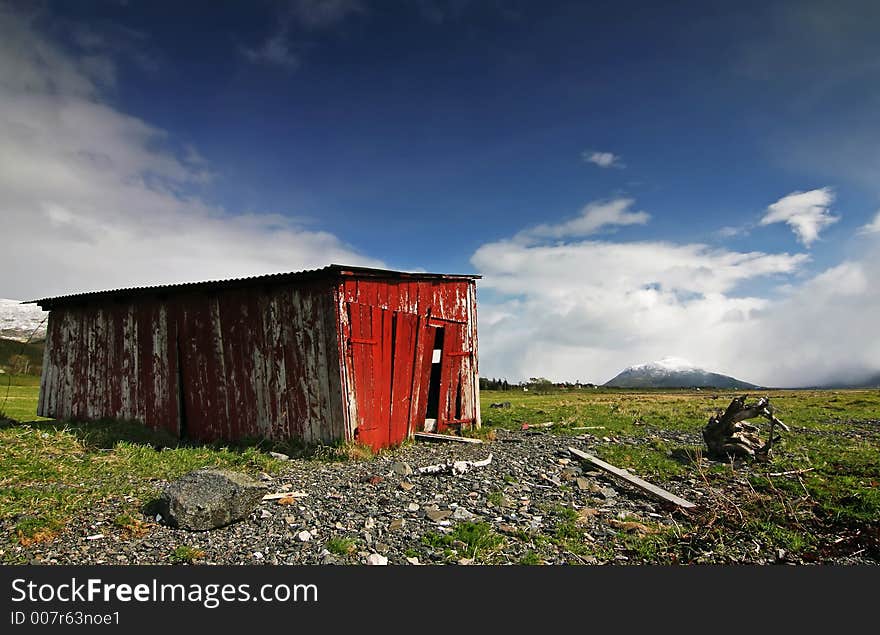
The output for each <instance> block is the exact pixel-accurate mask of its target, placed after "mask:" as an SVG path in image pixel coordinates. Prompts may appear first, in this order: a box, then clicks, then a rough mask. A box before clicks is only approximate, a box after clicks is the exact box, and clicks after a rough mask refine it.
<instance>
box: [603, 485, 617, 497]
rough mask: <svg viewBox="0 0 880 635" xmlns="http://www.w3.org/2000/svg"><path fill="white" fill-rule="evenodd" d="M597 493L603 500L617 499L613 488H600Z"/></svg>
mask: <svg viewBox="0 0 880 635" xmlns="http://www.w3.org/2000/svg"><path fill="white" fill-rule="evenodd" d="M599 493H600V494H601V495H602V497H603V498H617V490H616V489H614V488H613V487H602V488H600V489H599Z"/></svg>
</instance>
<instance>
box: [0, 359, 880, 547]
mask: <svg viewBox="0 0 880 635" xmlns="http://www.w3.org/2000/svg"><path fill="white" fill-rule="evenodd" d="M7 381H8V384H9V385H8V397H7V394H6V393H7V386H6V383H7ZM38 392H39V379H38V378H37V377H31V376H11V375H0V410H2V411H4V412H5V413H6V416H7V417H9V418H10V419H11V420H6V421H4V422H0V551H3V552H4V555H3V556H0V558H2V559H3V560H5V561H6V562H10V563H11V562H15V559H14V558H15V557H14V556H13V555H12V553H13V552H14V550H11V549H6V548H5V547H4V545H3V544H2V543H3V541H4V540H5V541H6V542H7V543H12V544H14V543H19V544H33V543H48V542H50V541H51V540H52V539H53V537H54V536H55V535H57V533H58V532H60V531H63V530H64V527H65V525H66V523H67V522H69V521H70V520H71V519H72V518H75V517H79V518H81V517H82V516H83V515H85V514H88V513H90V510H91V509H92V508H93V506H94V505H95V504H96V503H98V502H103V503H108V502H109V503H110V504H111V505H112V509H113V510H114V511H113V515H112V516H111V518H113V519H114V520H113V522H112V530H113V531H118V532H120V534H123V535H137V534H138V533H139V532H143V531H145V525H146V524H147V523H145V516H144V514H143V509H144V507H145V505H146V504H147V503H148V502H149V501H150V500H151V499H152V498H153V497H154V496H155V494H156V488H155V481H156V480H161V479H171V478H175V477H177V476H180V475H182V474H184V473H186V472H188V471H190V470H193V469H197V468H200V467H205V466H216V467H229V468H233V469H239V470H243V471H247V472H250V473H256V472H260V471H265V472H274V471H276V470H277V469H279V468H280V466H281V465H282V464H281V463H280V462H277V461H275V460H274V459H272V458H270V457H269V456H268V454H266V453H265V452H264V451H263V450H266V449H278V450H280V451H282V452H285V453H287V454H291V455H293V456H307V457H311V458H314V459H318V460H327V461H338V460H370V459H371V458H372V457H373V455H372V453H370V452H366V451H365V450H364V449H363V448H361V447H359V446H352V445H351V444H336V445H331V446H321V447H317V448H306V447H305V446H298V445H296V444H293V443H291V444H288V445H287V446H283V445H282V446H280V447H279V446H273V447H271V448H269V447H268V446H267V444H264V443H261V442H256V441H255V442H254V443H253V444H250V445H247V444H242V445H237V446H227V445H220V444H217V445H187V444H181V443H179V442H178V441H177V440H176V439H174V438H170V437H168V436H167V435H163V434H161V433H157V432H153V431H150V430H148V429H147V428H145V427H144V426H142V425H139V424H136V423H125V422H95V423H70V422H56V421H49V420H38V419H37V417H36V416H35V412H36V404H37V399H38ZM735 394H738V393H734V392H729V391H728V392H724V391H699V392H698V391H685V390H666V391H648V390H643V391H624V390H607V389H583V390H568V391H563V390H559V391H555V392H549V393H545V394H536V393H531V392H530V393H522V392H518V391H515V390H511V391H504V392H496V391H482V393H481V397H482V415H483V426H484V427H483V429H482V430H481V431H479V434H480V436H483V437H484V438H487V439H491V434H492V433H493V432H494V431H496V430H497V429H499V428H508V429H517V430H518V429H520V428H521V427H522V424H523V423H531V424H534V423H543V422H546V421H553V422H555V423H556V424H557V425H556V426H554V427H553V428H549V429H542V431H544V432H548V433H551V434H561V435H576V434H584V433H587V434H590V435H592V436H591V437H590V440H589V441H588V442H587V445H588V446H589V447H590V450H591V451H592V452H593V453H595V454H596V455H598V456H600V457H601V458H603V459H604V460H606V461H608V462H610V463H612V464H614V465H617V466H618V467H622V468H627V469H629V470H630V471H631V472H632V473H634V474H637V475H639V476H642V477H643V478H646V479H648V480H650V481H652V482H655V483H657V484H658V485H660V486H663V485H664V484H665V483H668V482H672V481H678V480H682V479H688V480H690V479H692V480H695V481H696V482H697V483H699V484H700V485H699V486H700V488H701V489H703V490H706V489H707V488H711V489H709V490H707V491H710V492H718V494H712V496H716V495H717V496H718V497H719V498H717V499H713V504H714V505H716V507H711V506H710V508H709V509H708V510H706V511H704V512H701V513H698V514H694V515H692V516H688V517H681V516H679V517H678V518H677V523H678V524H677V525H675V526H673V527H672V528H670V527H667V526H653V525H651V527H652V529H651V531H649V532H640V531H628V530H626V529H619V530H617V531H616V534H615V536H614V538H613V540H612V541H611V542H610V543H608V542H605V543H604V544H601V545H600V542H601V541H597V542H592V541H590V540H589V539H588V538H586V537H585V534H586V533H587V532H588V530H589V528H588V527H584V526H582V525H580V524H579V523H578V519H577V517H576V514H575V512H574V511H573V510H571V509H568V508H566V507H564V506H563V507H561V508H558V509H552V510H547V512H548V513H549V514H551V515H552V517H553V519H554V522H553V523H552V524H551V525H550V527H549V528H548V529H547V530H544V531H542V532H538V533H525V532H523V533H522V535H512V536H508V537H504V536H501V535H499V534H497V533H495V531H494V530H493V529H492V527H491V525H488V524H486V523H459V524H457V525H455V526H454V527H453V529H452V531H451V532H450V533H448V534H441V533H434V532H432V533H429V534H426V535H425V536H424V537H423V540H422V543H423V545H424V546H427V547H429V548H430V549H432V550H434V551H435V552H437V553H439V554H440V556H441V557H442V558H444V559H461V558H469V559H474V560H475V561H478V562H494V561H495V560H497V558H496V556H497V554H498V552H499V549H500V546H501V545H502V544H503V543H504V541H505V540H514V541H520V542H522V543H523V544H522V551H520V552H519V553H522V554H524V555H523V556H521V559H520V560H521V562H522V563H523V564H531V563H537V562H542V561H546V560H548V553H551V552H553V550H556V552H557V553H558V552H563V553H566V554H570V556H571V561H576V560H580V561H584V562H588V561H592V560H590V558H594V559H595V560H596V561H599V562H607V561H611V560H613V559H614V558H615V556H620V555H621V554H623V555H626V556H627V557H629V558H630V559H631V560H639V561H646V562H657V563H668V562H701V561H718V560H719V559H722V560H723V558H725V557H727V554H728V552H730V554H731V556H730V557H731V558H734V557H735V554H734V553H733V549H734V545H735V544H736V543H737V541H740V542H742V541H754V542H755V544H756V545H757V546H758V548H760V549H763V550H770V549H774V548H783V549H785V550H786V551H788V552H792V553H811V552H816V551H817V550H821V549H822V548H823V547H827V546H828V545H827V544H823V540H826V538H823V536H825V537H827V536H833V535H841V536H844V535H855V534H856V533H858V532H862V534H861V535H865V534H866V533H868V534H870V533H871V532H874V533H876V532H877V524H878V519H880V451H878V433H880V431H878V426H877V424H863V425H861V426H860V425H850V424H846V423H844V422H845V421H847V420H876V419H877V417H878V413H880V392H878V391H877V390H834V391H809V390H805V391H770V392H769V393H766V394H769V396H770V399H771V402H772V403H773V404H774V406H775V407H776V411H777V415H778V416H779V417H780V418H781V419H782V420H783V421H785V422H786V423H787V424H788V425H789V426H791V427H792V431H791V432H789V433H783V438H784V442H783V443H782V445H780V446H779V447H777V448H775V449H774V453H773V458H772V460H771V461H770V462H769V463H766V464H764V463H750V464H737V465H733V466H732V465H731V464H728V463H724V462H709V463H707V462H705V461H701V460H700V459H699V457H700V456H701V454H702V451H703V449H704V447H703V445H702V439H701V435H700V432H701V430H702V428H703V426H705V424H706V421H707V420H708V418H709V416H711V415H712V414H713V413H714V412H715V411H716V410H720V409H723V408H725V407H726V406H727V404H728V403H729V402H730V399H732V397H733V396H734V395H735ZM759 394H765V393H755V394H754V395H753V397H756V396H758V395H759ZM713 396H714V397H715V398H714V399H713ZM496 401H510V402H511V404H512V407H511V408H509V409H508V408H505V409H492V408H489V407H488V405H489V403H492V402H496ZM755 423H757V424H758V425H761V426H762V433H763V434H764V436H766V426H764V425H762V424H763V422H762V421H760V420H758V421H755ZM583 426H591V427H594V426H602V428H601V429H591V430H587V431H582V430H581V431H578V430H572V428H577V427H583ZM670 434H672V435H674V437H675V438H674V439H672V440H670V439H669V438H668V437H669V436H670ZM603 438H604V439H607V440H604V439H603ZM573 442H574V441H573ZM577 443H580V442H577ZM791 470H806V471H804V472H802V473H801V474H797V475H790V476H781V477H773V476H770V475H769V474H770V473H774V472H787V471H791ZM511 481H513V478H512V477H510V476H509V475H508V476H506V477H503V478H502V479H500V480H499V482H498V483H497V488H498V489H496V490H495V491H493V492H491V493H490V494H489V497H488V498H489V502H490V503H491V504H492V505H494V506H500V505H502V504H503V503H504V494H503V490H502V489H501V488H503V487H504V485H505V483H510V482H511ZM641 522H643V523H644V522H645V520H644V519H642V521H641ZM648 524H649V525H650V523H648ZM865 529H867V530H868V531H867V532H865V531H864V530H865ZM350 546H351V545H350V544H349V539H346V538H343V537H334V538H331V539H330V541H328V547H327V548H328V549H329V550H330V551H331V552H333V553H337V554H338V555H343V554H344V553H348V550H349V549H350ZM547 550H550V552H548V551H547ZM415 553H416V551H415V550H413V554H415ZM707 554H711V555H707ZM16 557H18V556H16ZM180 558H183V556H181V557H180ZM180 558H178V557H177V556H174V557H173V558H172V556H169V559H172V561H178V560H179V561H185V558H183V559H180ZM566 558H567V560H568V557H566Z"/></svg>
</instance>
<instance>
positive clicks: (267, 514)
mask: <svg viewBox="0 0 880 635" xmlns="http://www.w3.org/2000/svg"><path fill="white" fill-rule="evenodd" d="M260 518H272V513H271V512H270V511H269V510H267V509H261V510H260Z"/></svg>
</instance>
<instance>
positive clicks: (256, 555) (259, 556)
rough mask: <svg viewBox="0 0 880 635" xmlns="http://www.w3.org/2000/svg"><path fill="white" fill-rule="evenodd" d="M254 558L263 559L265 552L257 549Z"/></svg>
mask: <svg viewBox="0 0 880 635" xmlns="http://www.w3.org/2000/svg"><path fill="white" fill-rule="evenodd" d="M254 558H256V559H257V560H262V559H263V554H262V553H260V552H259V551H255V552H254Z"/></svg>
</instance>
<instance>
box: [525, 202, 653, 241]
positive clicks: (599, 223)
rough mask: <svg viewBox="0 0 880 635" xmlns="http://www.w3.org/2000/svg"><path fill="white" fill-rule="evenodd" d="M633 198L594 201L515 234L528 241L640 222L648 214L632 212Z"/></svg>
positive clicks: (586, 234)
mask: <svg viewBox="0 0 880 635" xmlns="http://www.w3.org/2000/svg"><path fill="white" fill-rule="evenodd" d="M633 203H634V201H633V200H632V199H629V198H617V199H612V200H607V201H595V202H592V203H590V204H588V205H585V206H584V208H583V209H581V212H580V214H579V215H578V216H576V217H575V218H572V219H570V220H567V221H565V222H562V223H558V224H541V225H537V226H535V227H532V228H530V229H526V230H524V231H522V232H520V233H519V234H518V235H517V239H518V240H522V241H532V240H536V239H540V238H569V237H581V236H589V235H591V234H595V233H596V232H598V231H600V230H601V229H603V228H606V227H615V226H623V225H644V224H645V223H647V222H648V221H649V220H650V218H651V216H650V215H649V214H647V213H646V212H632V211H630V208H631V207H632V205H633Z"/></svg>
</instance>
